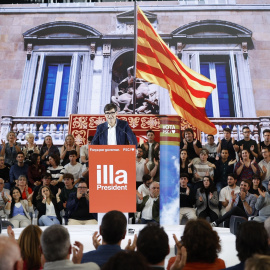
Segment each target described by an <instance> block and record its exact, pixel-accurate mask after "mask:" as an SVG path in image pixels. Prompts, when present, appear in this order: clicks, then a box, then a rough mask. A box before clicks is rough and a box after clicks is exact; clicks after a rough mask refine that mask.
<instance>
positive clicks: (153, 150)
mask: <svg viewBox="0 0 270 270" xmlns="http://www.w3.org/2000/svg"><path fill="white" fill-rule="evenodd" d="M146 137H147V142H144V143H143V144H142V145H141V149H142V150H143V158H144V159H146V158H148V160H149V162H150V163H153V162H154V157H155V156H157V155H158V151H159V143H158V142H156V141H155V132H154V131H153V130H147V132H146ZM149 165H150V164H149Z"/></svg>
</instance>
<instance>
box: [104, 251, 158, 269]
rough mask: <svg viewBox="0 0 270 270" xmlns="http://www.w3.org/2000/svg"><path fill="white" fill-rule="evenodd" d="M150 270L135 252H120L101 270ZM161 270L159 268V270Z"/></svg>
mask: <svg viewBox="0 0 270 270" xmlns="http://www.w3.org/2000/svg"><path fill="white" fill-rule="evenodd" d="M125 269H127V270H128V269H129V270H151V268H150V267H149V266H148V264H147V261H146V259H145V258H144V257H143V256H142V255H141V254H140V253H139V252H135V251H120V252H118V253H117V254H115V255H114V256H112V257H111V258H110V259H109V260H108V262H107V263H106V264H105V265H104V266H103V267H102V270H125ZM160 269H161V268H160Z"/></svg>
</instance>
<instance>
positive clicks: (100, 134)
mask: <svg viewBox="0 0 270 270" xmlns="http://www.w3.org/2000/svg"><path fill="white" fill-rule="evenodd" d="M108 129H109V127H107V128H105V129H104V130H103V131H101V132H99V134H98V135H97V136H96V138H95V139H94V140H92V142H91V145H93V142H94V141H96V140H97V138H99V136H100V135H101V134H103V133H104V132H105V131H107V130H108Z"/></svg>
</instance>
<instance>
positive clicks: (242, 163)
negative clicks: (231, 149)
mask: <svg viewBox="0 0 270 270" xmlns="http://www.w3.org/2000/svg"><path fill="white" fill-rule="evenodd" d="M240 163H241V165H243V166H244V165H245V163H244V162H243V160H242V158H240Z"/></svg>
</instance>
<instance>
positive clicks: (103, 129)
mask: <svg viewBox="0 0 270 270" xmlns="http://www.w3.org/2000/svg"><path fill="white" fill-rule="evenodd" d="M104 113H105V117H106V122H105V123H102V124H100V125H98V127H97V130H96V134H95V136H94V138H93V140H92V144H93V145H127V144H130V145H137V139H136V136H135V135H134V133H133V132H132V130H131V128H130V127H129V125H128V122H127V121H124V120H120V119H117V118H116V115H117V106H116V105H115V104H112V103H110V104H107V105H105V107H104Z"/></svg>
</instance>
